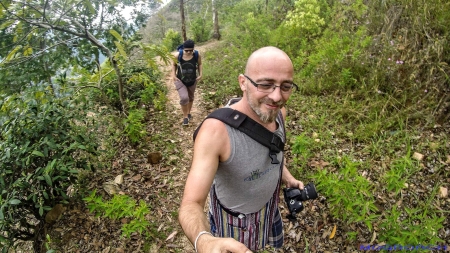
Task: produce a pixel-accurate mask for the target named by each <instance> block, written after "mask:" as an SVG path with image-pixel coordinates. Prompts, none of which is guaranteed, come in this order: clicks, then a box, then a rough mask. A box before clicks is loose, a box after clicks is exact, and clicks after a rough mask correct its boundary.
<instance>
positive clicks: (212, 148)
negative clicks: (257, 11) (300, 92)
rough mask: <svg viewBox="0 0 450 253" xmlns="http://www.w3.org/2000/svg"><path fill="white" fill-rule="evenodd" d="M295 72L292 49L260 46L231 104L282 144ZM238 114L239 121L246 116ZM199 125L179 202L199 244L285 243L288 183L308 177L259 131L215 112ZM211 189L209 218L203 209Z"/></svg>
mask: <svg viewBox="0 0 450 253" xmlns="http://www.w3.org/2000/svg"><path fill="white" fill-rule="evenodd" d="M293 74H294V69H293V65H292V62H291V60H290V58H289V56H288V55H287V54H286V53H285V52H283V51H282V50H280V49H278V48H275V47H264V48H261V49H259V50H257V51H255V52H253V54H252V55H251V56H250V57H249V59H248V61H247V65H246V68H245V74H241V75H239V77H238V81H239V85H240V88H241V90H242V91H243V97H242V98H241V99H233V100H232V101H231V103H229V104H228V105H227V106H228V107H230V108H231V109H234V110H236V111H238V112H239V113H242V114H243V115H242V114H241V115H242V116H243V117H244V118H246V119H247V117H248V118H250V119H252V120H253V121H256V122H257V123H258V124H260V125H261V127H262V128H263V130H264V131H266V130H269V131H268V132H269V133H270V135H271V136H274V135H277V138H278V137H279V139H281V142H283V148H284V142H285V140H286V135H285V129H284V125H285V124H284V119H285V118H286V109H285V108H284V105H285V103H286V101H287V100H288V99H289V97H290V95H291V93H292V92H293V91H294V90H295V89H296V88H297V86H296V85H295V84H294V83H293ZM218 110H221V109H218ZM231 118H233V119H234V120H236V121H237V120H238V119H240V118H242V117H236V116H234V117H231ZM255 129H256V128H255ZM254 131H256V130H254ZM258 132H259V131H258ZM197 133H198V134H197V135H196V137H195V143H194V156H193V160H192V164H191V168H190V171H189V175H188V177H187V180H186V185H185V189H184V195H183V199H182V202H181V205H180V210H179V222H180V224H181V226H182V228H183V230H184V233H185V234H186V236H187V237H188V238H189V240H190V241H191V242H192V244H193V245H194V247H195V250H196V252H200V253H211V252H213V253H214V252H217V253H218V252H233V253H249V252H252V251H256V250H260V249H263V248H264V247H265V246H266V245H271V246H272V247H275V248H280V247H281V246H282V245H283V224H282V220H281V215H280V212H279V210H278V202H279V194H280V187H281V184H284V185H285V186H286V187H290V188H298V189H303V183H302V182H301V181H299V180H297V179H295V178H294V177H293V176H292V174H291V173H290V172H289V171H288V169H287V167H286V165H285V164H284V161H285V159H284V157H283V149H282V148H281V149H279V151H278V153H276V154H275V157H272V153H270V152H271V151H270V152H269V150H271V149H269V148H268V147H267V146H264V145H262V144H260V143H261V142H258V141H256V139H254V138H251V137H250V135H253V134H250V133H249V134H248V135H247V134H245V133H244V132H242V131H239V130H238V129H236V128H234V127H232V126H230V125H228V124H225V123H224V122H222V121H221V120H218V119H216V118H207V119H205V120H204V121H203V123H202V125H201V126H200V128H199V129H198V132H197ZM280 150H281V151H280ZM208 193H210V203H209V213H208V214H209V215H208V216H209V217H208V219H206V216H205V213H204V212H203V209H204V206H205V202H206V199H207V195H208ZM251 250H252V251H251Z"/></svg>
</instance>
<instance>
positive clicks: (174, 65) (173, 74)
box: [171, 52, 180, 81]
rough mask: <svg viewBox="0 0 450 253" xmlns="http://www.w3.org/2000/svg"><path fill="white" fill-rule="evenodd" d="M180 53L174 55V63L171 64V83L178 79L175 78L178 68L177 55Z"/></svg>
mask: <svg viewBox="0 0 450 253" xmlns="http://www.w3.org/2000/svg"><path fill="white" fill-rule="evenodd" d="M179 54H180V53H179V52H177V53H176V54H175V55H174V57H175V60H174V62H173V64H172V73H171V76H172V79H173V81H176V80H177V79H178V78H177V67H178V55H179Z"/></svg>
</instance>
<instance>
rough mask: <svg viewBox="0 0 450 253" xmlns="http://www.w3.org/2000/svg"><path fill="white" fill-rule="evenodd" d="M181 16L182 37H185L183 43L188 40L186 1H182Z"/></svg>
mask: <svg viewBox="0 0 450 253" xmlns="http://www.w3.org/2000/svg"><path fill="white" fill-rule="evenodd" d="M180 15H181V35H182V36H183V41H186V40H187V36H186V19H185V18H184V1H183V0H180Z"/></svg>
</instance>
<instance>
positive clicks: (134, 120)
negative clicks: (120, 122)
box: [124, 109, 147, 144]
mask: <svg viewBox="0 0 450 253" xmlns="http://www.w3.org/2000/svg"><path fill="white" fill-rule="evenodd" d="M144 116H145V110H143V109H132V110H130V112H129V114H128V117H127V118H126V119H125V120H124V125H125V130H124V132H125V134H126V135H127V136H128V138H129V139H130V141H131V142H132V143H134V144H136V143H138V142H139V141H141V140H142V138H143V137H144V136H145V135H146V134H147V132H146V129H145V124H144Z"/></svg>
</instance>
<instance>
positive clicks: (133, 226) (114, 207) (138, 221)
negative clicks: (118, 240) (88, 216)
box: [83, 191, 150, 238]
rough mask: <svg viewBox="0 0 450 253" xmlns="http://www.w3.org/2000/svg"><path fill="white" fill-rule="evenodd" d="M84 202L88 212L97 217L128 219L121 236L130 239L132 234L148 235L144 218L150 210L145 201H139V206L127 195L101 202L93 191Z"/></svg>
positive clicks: (147, 222) (99, 197) (146, 221)
mask: <svg viewBox="0 0 450 253" xmlns="http://www.w3.org/2000/svg"><path fill="white" fill-rule="evenodd" d="M83 200H84V201H86V203H87V206H88V208H89V211H90V212H93V213H95V215H96V216H97V217H99V216H102V217H106V218H109V219H113V220H119V219H121V218H130V219H131V220H130V222H129V223H126V224H124V225H123V226H122V236H125V237H128V238H129V237H130V236H131V234H133V233H139V234H145V235H148V234H149V231H148V230H149V227H150V222H149V221H148V220H147V219H146V218H145V216H146V215H147V214H149V213H150V208H149V206H147V204H146V203H145V201H143V200H141V201H139V205H138V204H137V203H136V201H135V200H134V199H132V198H131V197H129V196H127V195H114V196H113V198H112V199H110V200H107V201H106V200H103V198H102V197H101V196H97V195H96V191H93V192H92V193H91V194H90V195H89V196H88V197H86V198H84V199H83Z"/></svg>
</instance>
